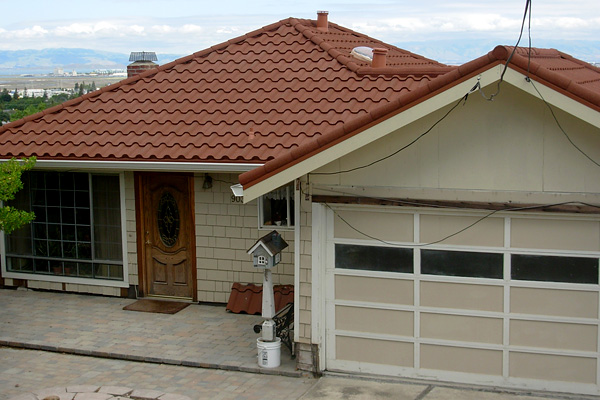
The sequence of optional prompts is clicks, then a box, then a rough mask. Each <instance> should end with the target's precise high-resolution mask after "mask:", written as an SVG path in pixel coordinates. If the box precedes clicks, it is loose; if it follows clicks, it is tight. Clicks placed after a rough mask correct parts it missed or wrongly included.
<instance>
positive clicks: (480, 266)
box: [421, 250, 504, 279]
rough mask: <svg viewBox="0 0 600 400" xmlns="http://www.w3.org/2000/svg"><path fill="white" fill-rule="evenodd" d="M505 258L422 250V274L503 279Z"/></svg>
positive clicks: (490, 254)
mask: <svg viewBox="0 0 600 400" xmlns="http://www.w3.org/2000/svg"><path fill="white" fill-rule="evenodd" d="M503 258H504V256H503V255H502V254H500V253H473V252H466V251H442V250H422V251H421V273H422V274H429V275H448V276H463V277H468V278H492V279H502V276H503V266H502V265H503Z"/></svg>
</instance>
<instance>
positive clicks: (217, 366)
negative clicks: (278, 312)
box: [0, 289, 597, 400]
mask: <svg viewBox="0 0 600 400" xmlns="http://www.w3.org/2000/svg"><path fill="white" fill-rule="evenodd" d="M132 302H133V300H128V299H118V298H108V297H98V296H85V295H75V294H62V293H49V292H36V291H15V290H2V289H0V400H8V399H10V400H44V399H46V400H52V399H54V400H57V399H58V400H112V399H114V400H116V399H128V398H130V399H143V400H189V399H222V400H230V399H232V400H233V399H239V400H258V399H270V400H274V399H285V400H295V399H301V400H321V399H332V400H336V399H348V400H363V399H365V400H366V399H390V398H393V399H395V400H454V399H467V400H541V399H592V398H594V399H597V398H596V397H592V396H570V395H559V394H552V393H527V392H519V391H514V392H506V391H495V390H493V389H491V388H481V387H479V388H478V387H472V386H462V387H459V386H457V385H444V384H442V383H431V382H413V381H400V380H393V379H377V378H376V377H359V376H354V375H353V376H348V375H335V374H329V373H328V374H327V375H326V376H325V377H323V378H321V379H313V378H310V377H307V376H303V375H302V374H300V372H299V371H296V370H295V363H294V361H293V360H291V359H290V356H289V352H288V350H287V349H285V348H282V357H281V360H282V366H281V367H280V368H276V369H264V368H260V367H258V365H257V350H256V337H257V335H256V334H255V333H254V332H253V331H252V327H253V325H254V324H255V323H257V322H260V321H261V318H260V316H249V315H237V314H230V313H227V312H226V311H225V310H224V307H213V306H200V305H197V304H194V305H190V306H189V307H187V308H186V309H184V310H182V311H180V312H179V313H177V314H174V315H164V314H151V313H142V312H134V311H124V310H123V309H122V308H123V307H124V306H125V305H128V304H130V303H132ZM2 346H4V347H2ZM194 367H196V368H194ZM197 367H203V368H197ZM52 396H56V397H52Z"/></svg>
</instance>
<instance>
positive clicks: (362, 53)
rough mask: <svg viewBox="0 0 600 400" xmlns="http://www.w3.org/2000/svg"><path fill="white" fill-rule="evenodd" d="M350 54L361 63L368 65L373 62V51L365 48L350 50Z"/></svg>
mask: <svg viewBox="0 0 600 400" xmlns="http://www.w3.org/2000/svg"><path fill="white" fill-rule="evenodd" d="M350 54H352V56H354V57H355V58H358V59H359V60H362V61H366V62H369V63H370V62H372V61H373V49H372V48H370V47H367V46H359V47H355V48H353V49H352V51H351V52H350Z"/></svg>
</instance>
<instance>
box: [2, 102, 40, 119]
mask: <svg viewBox="0 0 600 400" xmlns="http://www.w3.org/2000/svg"><path fill="white" fill-rule="evenodd" d="M45 109H46V104H44V103H39V104H38V105H37V106H36V105H34V104H31V105H29V106H27V108H26V109H24V110H17V111H15V112H13V113H12V114H11V115H10V121H11V122H12V121H17V120H19V119H21V118H25V117H26V116H28V115H31V114H35V113H37V112H40V111H44V110H45Z"/></svg>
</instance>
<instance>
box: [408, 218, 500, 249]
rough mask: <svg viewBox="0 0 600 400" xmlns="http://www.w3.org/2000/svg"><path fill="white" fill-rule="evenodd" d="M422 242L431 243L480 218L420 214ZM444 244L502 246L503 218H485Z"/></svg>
mask: <svg viewBox="0 0 600 400" xmlns="http://www.w3.org/2000/svg"><path fill="white" fill-rule="evenodd" d="M420 219H421V226H420V227H421V237H420V240H421V242H422V243H431V242H435V241H437V240H440V239H441V238H444V237H446V236H448V235H451V234H453V233H456V232H458V231H460V230H462V229H464V228H465V227H467V226H469V225H472V224H473V223H475V222H477V221H478V220H480V217H463V216H448V215H444V216H442V215H421V218H420ZM444 243H445V244H455V245H463V246H496V247H501V246H504V220H503V219H502V218H487V219H485V220H483V221H479V222H478V223H477V224H476V225H474V226H473V227H472V228H471V229H467V230H465V231H464V232H461V233H459V234H457V235H454V236H452V237H450V238H448V239H446V240H444Z"/></svg>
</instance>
